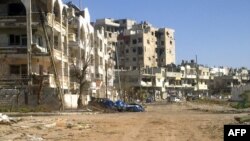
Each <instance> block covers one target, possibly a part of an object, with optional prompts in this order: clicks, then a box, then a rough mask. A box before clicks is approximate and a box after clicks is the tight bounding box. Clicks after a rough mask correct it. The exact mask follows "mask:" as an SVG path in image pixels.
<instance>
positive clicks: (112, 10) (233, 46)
mask: <svg viewBox="0 0 250 141" xmlns="http://www.w3.org/2000/svg"><path fill="white" fill-rule="evenodd" d="M65 1H68V0H65ZM72 1H73V2H74V3H75V4H76V5H79V0H72ZM81 3H82V6H81V7H82V8H86V7H87V8H88V9H89V12H90V16H91V21H95V20H96V19H99V18H115V19H119V18H129V19H133V20H136V21H137V22H140V21H148V22H149V23H151V24H153V26H155V27H169V28H173V29H175V39H176V59H177V64H179V63H180V62H181V60H183V59H184V60H190V59H195V55H197V56H198V62H199V63H201V64H204V65H209V66H232V67H242V66H245V67H248V68H250V55H249V54H250V0H82V2H81Z"/></svg>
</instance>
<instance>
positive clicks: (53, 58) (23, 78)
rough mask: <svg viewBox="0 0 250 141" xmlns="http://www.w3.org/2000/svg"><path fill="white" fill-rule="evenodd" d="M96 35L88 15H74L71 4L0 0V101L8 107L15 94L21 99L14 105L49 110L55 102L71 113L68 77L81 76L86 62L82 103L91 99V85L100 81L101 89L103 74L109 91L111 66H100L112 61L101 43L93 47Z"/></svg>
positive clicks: (72, 91) (72, 83) (73, 90)
mask: <svg viewBox="0 0 250 141" xmlns="http://www.w3.org/2000/svg"><path fill="white" fill-rule="evenodd" d="M99 33H100V34H101V31H97V33H95V30H94V28H93V26H92V25H91V24H90V15H89V12H88V9H84V10H80V9H79V8H77V7H76V6H74V5H73V4H72V3H67V4H64V3H63V1H62V0H1V1H0V38H1V40H0V61H1V64H0V65H1V66H0V91H1V95H3V97H8V98H9V100H10V102H11V100H12V101H13V99H14V98H15V96H14V95H10V94H11V93H19V92H20V93H21V95H22V96H23V97H24V98H22V99H21V100H20V101H23V103H26V104H32V105H35V104H43V103H51V104H54V103H56V102H58V99H59V101H60V100H61V101H63V103H64V105H65V106H66V107H70V106H71V107H72V105H73V107H76V106H77V105H76V104H77V102H74V103H71V101H72V100H73V101H77V100H76V99H77V97H78V94H79V86H80V84H79V83H80V81H79V80H78V79H77V78H76V77H74V71H76V69H78V70H81V69H82V67H83V66H84V65H85V63H86V58H89V64H88V67H87V70H86V76H85V79H86V80H87V81H88V83H89V85H86V88H84V95H85V97H84V101H83V102H84V103H85V104H87V101H89V100H90V97H91V96H96V95H95V94H96V93H97V90H96V89H97V84H98V83H100V81H102V83H104V85H105V78H106V74H109V77H108V78H109V79H108V81H109V82H110V83H109V84H110V86H112V85H113V82H112V79H113V77H110V76H111V75H112V73H113V69H112V68H113V66H114V63H113V65H105V64H108V62H110V63H111V64H112V60H110V58H111V59H112V57H110V56H109V55H111V54H109V48H108V46H105V45H100V44H99V43H101V42H103V43H105V41H103V40H105V38H101V39H98V42H99V43H97V39H96V37H97V35H98V34H99ZM98 36H99V35H98ZM100 36H101V35H100ZM99 46H102V47H103V48H104V47H105V49H103V50H104V51H105V52H104V53H103V54H102V55H103V60H101V59H99V60H101V61H100V62H102V63H100V64H103V65H102V66H97V65H98V64H96V63H97V61H96V60H95V58H96V54H95V53H96V49H97V48H100V47H99ZM111 49H112V48H111ZM105 66H107V69H106V70H108V73H105ZM96 68H101V70H102V75H100V74H97V72H96V70H95V69H96ZM98 76H102V77H98ZM97 78H98V79H97ZM97 80H98V81H97ZM111 82H112V83H111ZM105 87H106V85H105ZM110 90H111V88H110V89H109V91H110ZM112 90H113V89H112ZM10 91H11V92H10ZM113 91H114V90H113ZM106 93H107V92H106ZM8 94H9V95H8ZM110 94H111V92H110ZM7 95H8V96H7ZM110 97H112V96H111V95H110ZM69 99H70V100H69Z"/></svg>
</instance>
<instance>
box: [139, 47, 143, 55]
mask: <svg viewBox="0 0 250 141" xmlns="http://www.w3.org/2000/svg"><path fill="white" fill-rule="evenodd" d="M142 52H143V48H142V47H138V55H142Z"/></svg>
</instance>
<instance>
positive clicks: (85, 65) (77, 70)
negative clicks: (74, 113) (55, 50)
mask: <svg viewBox="0 0 250 141" xmlns="http://www.w3.org/2000/svg"><path fill="white" fill-rule="evenodd" d="M92 49H93V47H90V48H89V50H87V49H86V50H85V51H84V52H83V53H82V55H81V56H80V60H79V63H77V61H73V55H71V61H70V62H71V66H72V67H73V71H72V72H71V74H72V76H71V77H72V79H74V80H75V81H77V83H78V84H79V85H80V86H79V98H78V100H77V105H78V106H77V108H78V109H80V108H83V103H82V100H83V95H84V92H85V89H88V88H89V83H90V82H89V81H88V79H87V75H88V72H89V66H90V65H91V64H92V63H93V56H92V55H91V52H92Z"/></svg>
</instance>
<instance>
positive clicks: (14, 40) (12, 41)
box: [9, 34, 27, 46]
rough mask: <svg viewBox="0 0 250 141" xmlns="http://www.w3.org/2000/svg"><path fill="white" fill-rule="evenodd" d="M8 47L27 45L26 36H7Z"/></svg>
mask: <svg viewBox="0 0 250 141" xmlns="http://www.w3.org/2000/svg"><path fill="white" fill-rule="evenodd" d="M9 45H21V46H26V45H27V35H14V34H10V35H9Z"/></svg>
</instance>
